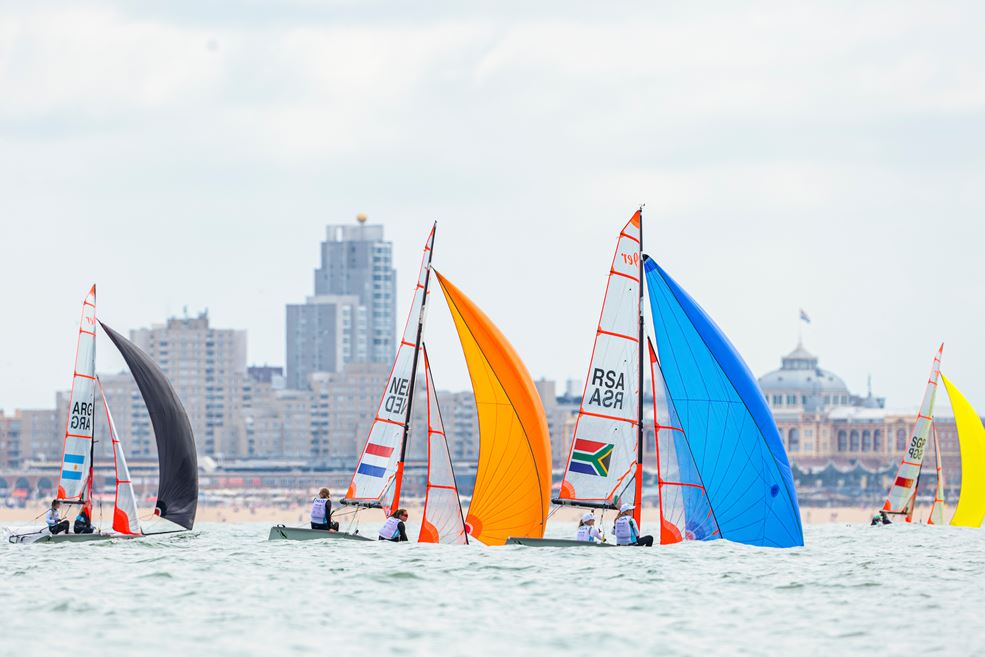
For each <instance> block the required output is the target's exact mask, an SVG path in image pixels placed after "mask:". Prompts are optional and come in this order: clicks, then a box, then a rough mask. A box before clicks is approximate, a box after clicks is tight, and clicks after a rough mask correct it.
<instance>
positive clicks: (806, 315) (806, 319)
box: [800, 308, 811, 324]
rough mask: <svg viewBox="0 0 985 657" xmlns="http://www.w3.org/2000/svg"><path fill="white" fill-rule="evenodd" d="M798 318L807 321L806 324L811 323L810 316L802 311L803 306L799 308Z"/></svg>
mask: <svg viewBox="0 0 985 657" xmlns="http://www.w3.org/2000/svg"><path fill="white" fill-rule="evenodd" d="M800 319H801V320H802V321H804V322H807V323H808V324H810V323H811V318H810V317H809V316H808V314H807V313H806V312H804V309H803V308H801V309H800Z"/></svg>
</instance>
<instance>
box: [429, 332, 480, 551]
mask: <svg viewBox="0 0 985 657" xmlns="http://www.w3.org/2000/svg"><path fill="white" fill-rule="evenodd" d="M421 351H422V353H423V355H424V379H425V384H426V386H425V388H426V390H427V422H428V472H427V488H426V490H425V493H424V513H423V518H422V520H421V533H420V536H418V539H417V540H418V542H419V543H445V544H448V545H464V544H466V543H468V542H469V540H468V536H467V535H466V531H465V518H464V517H463V516H462V503H461V501H460V500H459V497H458V485H457V483H456V482H455V470H454V468H453V466H452V463H451V452H450V451H449V449H448V438H447V436H446V434H445V425H444V422H442V421H441V409H440V408H438V395H437V392H436V391H435V387H434V379H433V378H432V377H431V364H430V363H429V362H428V352H427V349H426V348H425V347H424V346H423V345H422V346H421Z"/></svg>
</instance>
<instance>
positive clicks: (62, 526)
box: [44, 500, 68, 534]
mask: <svg viewBox="0 0 985 657" xmlns="http://www.w3.org/2000/svg"><path fill="white" fill-rule="evenodd" d="M61 505H62V503H61V502H59V501H58V500H52V501H51V508H50V509H48V513H46V514H45V516H44V520H45V522H46V523H48V530H49V531H50V532H51V533H52V534H62V533H65V534H67V533H68V520H62V519H61V517H60V516H59V515H58V507H60V506H61Z"/></svg>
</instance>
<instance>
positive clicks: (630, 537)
mask: <svg viewBox="0 0 985 657" xmlns="http://www.w3.org/2000/svg"><path fill="white" fill-rule="evenodd" d="M633 508H634V507H633V505H632V504H623V505H622V506H621V507H619V515H618V516H616V522H615V524H614V525H613V527H612V533H613V534H615V535H616V545H643V546H646V547H651V546H652V545H653V537H652V536H640V528H639V527H638V526H637V525H636V520H635V519H634V518H633Z"/></svg>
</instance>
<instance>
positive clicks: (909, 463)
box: [882, 345, 944, 521]
mask: <svg viewBox="0 0 985 657" xmlns="http://www.w3.org/2000/svg"><path fill="white" fill-rule="evenodd" d="M943 355H944V345H941V346H940V349H938V350H937V354H936V355H935V356H934V364H933V366H932V367H931V369H930V377H929V378H928V379H927V387H926V389H925V390H924V393H923V401H922V402H921V404H920V412H919V413H918V414H917V422H916V425H915V426H914V428H913V437H912V438H910V442H909V444H907V445H906V447H905V450H904V452H903V457H902V459H901V460H900V465H899V470H897V472H896V478H895V479H894V480H893V485H892V487H891V488H890V489H889V495H888V496H887V497H886V502H885V503H884V504H883V507H882V508H883V510H884V511H888V512H890V513H901V514H907V521H909V518H910V517H911V516H912V514H913V504H914V503H915V501H916V500H915V497H916V492H917V488H916V487H917V480H918V478H919V476H920V468H921V467H922V466H923V456H924V453H925V452H926V450H927V437H928V436H929V435H930V427H931V424H932V423H933V421H934V399H935V398H936V396H937V381H938V379H939V378H940V372H941V357H942V356H943Z"/></svg>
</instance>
